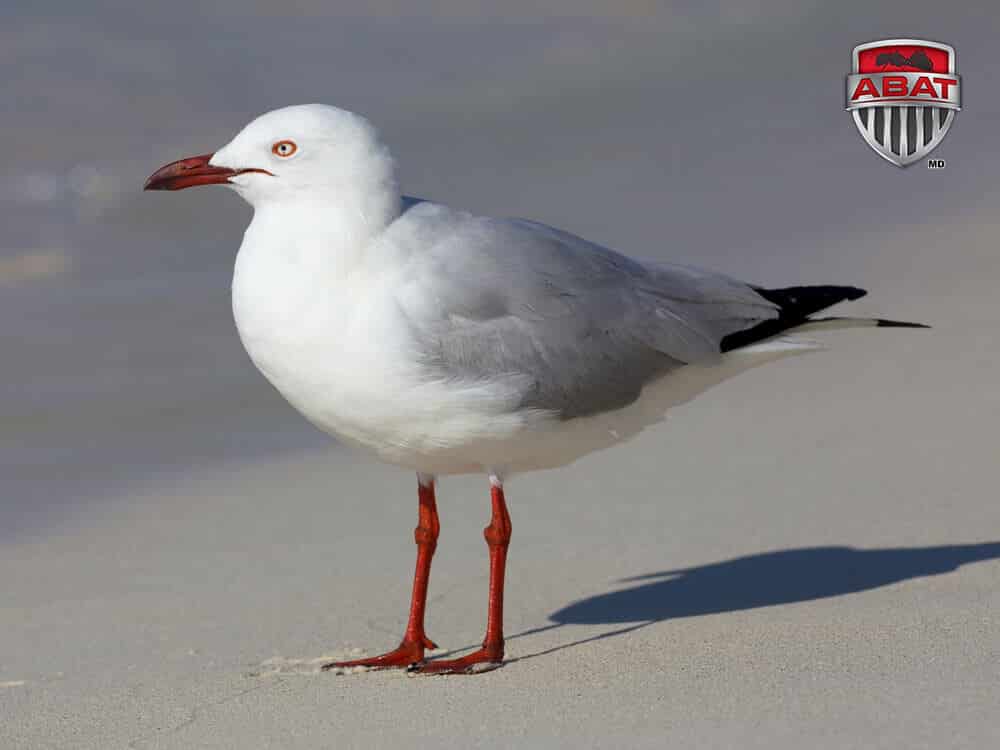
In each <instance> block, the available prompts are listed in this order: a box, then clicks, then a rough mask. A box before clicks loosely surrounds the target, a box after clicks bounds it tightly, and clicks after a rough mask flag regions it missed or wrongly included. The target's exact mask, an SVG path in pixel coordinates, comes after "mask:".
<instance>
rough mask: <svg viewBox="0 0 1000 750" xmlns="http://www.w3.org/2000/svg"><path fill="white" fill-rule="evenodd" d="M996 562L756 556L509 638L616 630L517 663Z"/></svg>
mask: <svg viewBox="0 0 1000 750" xmlns="http://www.w3.org/2000/svg"><path fill="white" fill-rule="evenodd" d="M996 558H1000V542H986V543H982V544H961V545H943V546H936V547H895V548H887V549H856V548H854V547H803V548H800V549H787V550H778V551H774V552H762V553H759V554H755V555H747V556H745V557H736V558H733V559H731V560H723V561H722V562H716V563H709V564H707V565H698V566H695V567H691V568H679V569H675V570H662V571H659V572H656V573H647V574H644V575H639V576H634V577H631V578H626V579H623V580H622V581H620V583H626V584H636V585H632V586H628V587H627V588H623V589H618V590H615V591H609V592H606V593H603V594H597V595H595V596H590V597H587V598H586V599H580V600H578V601H575V602H573V603H571V604H569V605H567V606H565V607H563V608H562V609H560V610H558V611H556V612H554V613H552V614H551V615H550V616H549V620H550V621H551V623H550V624H548V625H544V626H541V627H538V628H532V629H531V630H526V631H524V632H521V633H517V634H516V635H513V636H511V637H510V638H511V639H513V638H518V637H523V636H527V635H532V634H535V633H540V632H543V631H547V630H553V629H556V628H559V627H562V626H564V625H614V626H616V627H615V628H613V629H612V630H609V631H607V632H604V633H600V634H598V635H594V636H590V637H589V638H584V639H580V640H576V641H573V642H570V643H563V644H560V645H557V646H554V647H551V648H548V649H546V650H544V651H540V652H537V653H533V654H527V655H525V656H521V657H519V658H520V659H530V658H533V657H535V656H542V655H545V654H549V653H552V652H554V651H559V650H562V649H564V648H571V647H573V646H578V645H580V644H582V643H588V642H591V641H596V640H601V639H603V638H609V637H611V636H615V635H621V634H622V633H627V632H630V631H633V630H638V629H639V628H643V627H646V626H648V625H651V624H653V623H657V622H662V621H664V620H670V619H675V618H680V617H692V616H695V615H707V614H716V613H721V612H735V611H739V610H745V609H755V608H757V607H770V606H775V605H779V604H790V603H792V602H805V601H810V600H812V599H823V598H826V597H831V596H841V595H843V594H851V593H855V592H858V591H868V590H869V589H874V588H878V587H880V586H888V585H889V584H892V583H897V582H899V581H905V580H907V579H910V578H920V577H923V576H931V575H940V574H941V573H949V572H951V571H954V570H957V569H958V568H959V567H960V566H961V565H964V564H966V563H972V562H978V561H981V560H992V559H996ZM517 660H518V659H512V660H511V661H517Z"/></svg>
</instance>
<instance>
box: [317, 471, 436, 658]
mask: <svg viewBox="0 0 1000 750" xmlns="http://www.w3.org/2000/svg"><path fill="white" fill-rule="evenodd" d="M425 481H426V480H424V479H421V481H420V482H419V484H418V485H417V493H418V497H419V499H420V510H419V513H420V515H419V521H418V522H417V528H416V529H414V530H413V538H414V539H415V540H416V542H417V569H416V571H415V572H414V574H413V595H412V597H411V598H410V618H409V620H408V621H407V623H406V631H405V632H404V633H403V640H402V642H401V643H400V644H399V646H398V647H397V648H395V649H393V650H392V651H389V652H388V653H385V654H382V655H381V656H372V657H368V658H365V659H355V660H353V661H338V662H332V663H330V664H324V665H323V669H324V670H326V669H334V668H337V667H371V668H374V669H387V668H389V667H406V666H409V665H410V664H414V663H416V662H419V661H422V660H423V658H424V649H425V648H437V646H436V645H435V644H434V642H433V641H432V640H431V639H430V638H428V637H427V634H426V633H424V609H425V607H426V606H427V584H428V583H429V582H430V577H431V558H433V557H434V549H435V548H436V547H437V539H438V532H439V530H440V528H441V524H440V523H439V522H438V514H437V503H436V502H435V499H434V480H433V479H430V480H429V481H426V483H425Z"/></svg>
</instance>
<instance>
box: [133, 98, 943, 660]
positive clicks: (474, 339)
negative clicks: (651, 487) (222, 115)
mask: <svg viewBox="0 0 1000 750" xmlns="http://www.w3.org/2000/svg"><path fill="white" fill-rule="evenodd" d="M215 184H218V185H226V186H228V187H229V188H231V189H233V190H235V191H236V192H237V193H238V194H239V195H240V196H241V197H242V198H244V199H245V200H246V201H247V202H248V203H249V204H250V205H251V206H252V207H253V211H254V213H253V219H252V221H251V222H250V225H249V226H248V228H247V230H246V233H245V235H244V237H243V242H242V244H241V245H240V248H239V252H238V254H237V257H236V263H235V271H234V275H233V283H232V304H233V315H234V318H235V321H236V327H237V329H238V331H239V336H240V339H241V341H242V343H243V345H244V347H245V348H246V350H247V353H248V354H249V355H250V358H251V359H252V360H253V362H254V364H255V365H256V366H257V368H258V369H259V370H260V371H261V372H262V373H263V374H264V376H265V377H266V378H267V379H268V380H269V381H270V382H271V383H272V384H273V385H274V387H275V388H277V390H278V391H279V392H280V393H281V394H282V395H283V396H284V397H285V398H286V399H287V400H288V401H289V403H291V405H292V406H294V407H295V408H296V409H297V410H298V411H300V412H301V413H302V414H303V415H304V416H305V417H306V418H307V419H308V420H309V421H311V422H312V423H313V424H315V425H317V426H318V427H320V428H321V429H322V430H324V431H326V432H328V433H330V434H332V435H334V436H336V437H337V438H339V439H340V440H342V441H344V442H345V443H348V444H351V445H353V446H357V447H360V448H363V449H366V450H369V451H372V452H374V453H375V454H376V455H377V456H378V457H379V458H380V459H382V460H384V461H386V462H388V463H391V464H395V465H398V466H402V467H406V468H408V469H411V470H413V471H415V472H416V475H417V498H418V524H417V527H416V530H415V533H414V537H415V540H416V544H417V562H416V571H415V574H414V579H413V589H412V598H411V602H410V610H409V618H408V621H407V625H406V629H405V632H404V634H403V638H402V641H401V642H400V644H399V646H398V647H397V648H395V649H393V650H391V651H388V652H387V653H384V654H382V655H379V656H373V657H369V658H362V659H355V660H351V661H341V662H334V663H331V664H328V665H326V667H327V668H349V667H367V668H374V669H384V668H390V667H400V668H405V669H408V670H410V671H411V672H417V673H425V674H446V673H473V672H481V671H487V670H489V669H494V668H496V667H498V666H501V665H502V664H503V659H504V635H503V594H504V571H505V563H506V559H507V549H508V545H509V542H510V538H511V520H510V514H509V512H508V510H507V503H506V499H505V496H504V481H505V479H507V478H509V477H510V476H512V475H514V474H518V473H521V472H526V471H532V470H539V469H547V468H553V467H557V466H563V465H566V464H569V463H571V462H573V461H575V460H576V459H578V458H580V457H582V456H584V455H587V454H589V453H592V452H594V451H597V450H600V449H603V448H607V447H609V446H611V445H615V444H617V443H620V442H622V441H624V440H627V439H629V438H631V437H633V436H635V435H636V434H638V433H639V432H640V431H642V430H643V429H644V428H646V427H649V426H650V425H653V424H656V423H658V422H661V421H662V420H663V419H664V418H665V416H666V414H667V412H668V410H669V409H670V408H671V407H674V406H677V405H678V404H682V403H685V402H687V401H689V400H690V399H692V398H694V397H695V396H696V395H698V394H699V393H701V392H702V391H704V390H706V389H708V388H709V387H711V386H712V385H715V384H717V383H719V382H721V381H723V380H726V379H728V378H730V377H732V376H734V375H736V374H738V373H739V372H743V371H745V370H747V369H750V368H752V367H757V366H759V365H761V364H764V363H766V362H771V361H774V360H777V359H781V358H784V357H787V356H791V355H795V354H800V353H803V352H807V351H811V350H814V349H816V348H819V345H818V344H817V343H816V342H813V341H808V340H802V339H797V338H794V337H792V336H791V335H789V332H791V331H799V330H805V329H809V328H831V327H864V326H879V327H892V326H895V327H912V328H926V327H927V326H923V325H920V324H916V323H904V322H899V321H890V320H881V319H870V318H865V319H861V318H843V317H826V318H816V317H813V315H814V313H817V312H819V311H821V310H824V309H825V308H827V307H830V306H831V305H834V304H836V303H838V302H842V301H845V300H855V299H857V298H859V297H861V296H863V295H864V294H865V291H864V290H862V289H858V288H855V287H851V286H830V285H823V286H797V287H786V288H766V287H763V286H756V285H754V284H749V283H745V282H743V281H739V280H737V279H734V278H730V277H728V276H725V275H723V274H720V273H715V272H712V271H707V270H701V269H698V268H693V267H689V266H683V265H673V264H665V263H653V262H644V261H639V260H634V259H632V258H630V257H627V256H625V255H622V254H620V253H618V252H615V251H614V250H611V249H608V248H606V247H602V246H601V245H598V244H595V243H593V242H589V241H587V240H585V239H583V238H581V237H578V236H576V235H574V234H570V233H569V232H566V231H563V230H560V229H556V228H554V227H551V226H548V225H545V224H542V223H539V222H535V221H529V220H525V219H500V218H490V217H484V216H477V215H474V214H472V213H468V212H466V211H462V210H459V209H456V208H451V207H449V206H446V205H442V204H440V203H435V202H433V201H430V200H423V199H419V198H413V197H410V196H405V195H402V194H401V192H400V188H399V186H398V183H397V179H396V169H395V166H394V162H393V158H392V156H391V155H390V152H389V150H388V148H387V147H386V146H385V145H384V144H383V142H382V140H381V139H380V137H379V135H378V133H377V131H376V130H375V128H374V127H373V126H372V125H371V124H370V123H369V122H368V121H367V120H366V119H365V118H363V117H361V116H359V115H357V114H354V113H352V112H348V111H345V110H342V109H338V108H336V107H332V106H328V105H323V104H306V105H298V106H291V107H285V108H282V109H277V110H274V111H271V112H268V113H266V114H263V115H261V116H260V117H258V118H257V119H255V120H253V121H252V122H251V123H250V124H249V125H247V126H246V127H245V128H243V130H241V131H240V132H239V133H238V134H237V135H236V136H235V137H234V138H233V139H232V140H231V141H230V142H229V143H228V144H226V145H225V146H223V147H222V148H221V149H219V150H218V151H216V152H215V153H213V154H204V155H201V156H193V157H190V158H186V159H181V160H179V161H175V162H172V163H170V164H167V165H166V166H164V167H162V168H160V169H158V170H157V171H156V172H154V173H153V174H152V175H151V176H150V177H149V179H148V180H147V181H146V184H145V188H144V189H146V190H182V189H184V188H189V187H193V186H196V185H215ZM469 473H481V474H483V475H485V476H486V477H488V478H489V490H490V503H491V511H492V512H491V518H490V522H489V525H488V526H487V527H486V529H485V532H484V536H485V538H486V543H487V546H488V549H489V597H488V606H487V624H486V635H485V638H484V639H483V642H482V646H481V648H479V649H478V650H476V651H474V652H472V653H469V654H467V655H464V656H461V657H458V658H451V659H444V658H439V659H428V658H425V656H426V651H427V650H429V649H434V648H436V646H435V644H434V643H433V642H432V641H431V640H430V639H429V638H428V637H427V634H426V632H425V631H424V611H425V606H426V601H427V588H428V583H429V580H430V569H431V559H432V558H433V556H434V551H435V548H436V546H437V541H438V533H439V528H440V524H439V521H438V513H437V502H436V496H435V485H436V481H437V478H438V477H441V476H445V475H454V474H469Z"/></svg>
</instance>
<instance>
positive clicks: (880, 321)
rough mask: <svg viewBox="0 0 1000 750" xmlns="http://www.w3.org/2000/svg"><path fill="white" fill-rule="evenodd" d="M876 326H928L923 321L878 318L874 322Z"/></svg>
mask: <svg viewBox="0 0 1000 750" xmlns="http://www.w3.org/2000/svg"><path fill="white" fill-rule="evenodd" d="M876 327H877V328H930V326H929V325H924V324H923V323H908V322H906V321H905V320H883V319H882V318H879V319H878V321H877V322H876Z"/></svg>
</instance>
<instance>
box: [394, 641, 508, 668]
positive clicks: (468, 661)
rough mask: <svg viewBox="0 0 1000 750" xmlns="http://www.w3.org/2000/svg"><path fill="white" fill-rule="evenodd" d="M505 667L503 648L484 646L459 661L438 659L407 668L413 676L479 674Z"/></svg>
mask: <svg viewBox="0 0 1000 750" xmlns="http://www.w3.org/2000/svg"><path fill="white" fill-rule="evenodd" d="M501 666H503V646H502V645H501V646H499V647H489V646H483V647H482V648H481V649H479V650H478V651H473V652H472V653H471V654H466V655H465V656H461V657H459V658H458V659H438V660H437V661H425V662H418V663H416V664H411V665H410V666H408V667H407V668H406V671H407V672H410V673H411V674H478V673H480V672H489V671H490V670H492V669H497V668H499V667H501Z"/></svg>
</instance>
